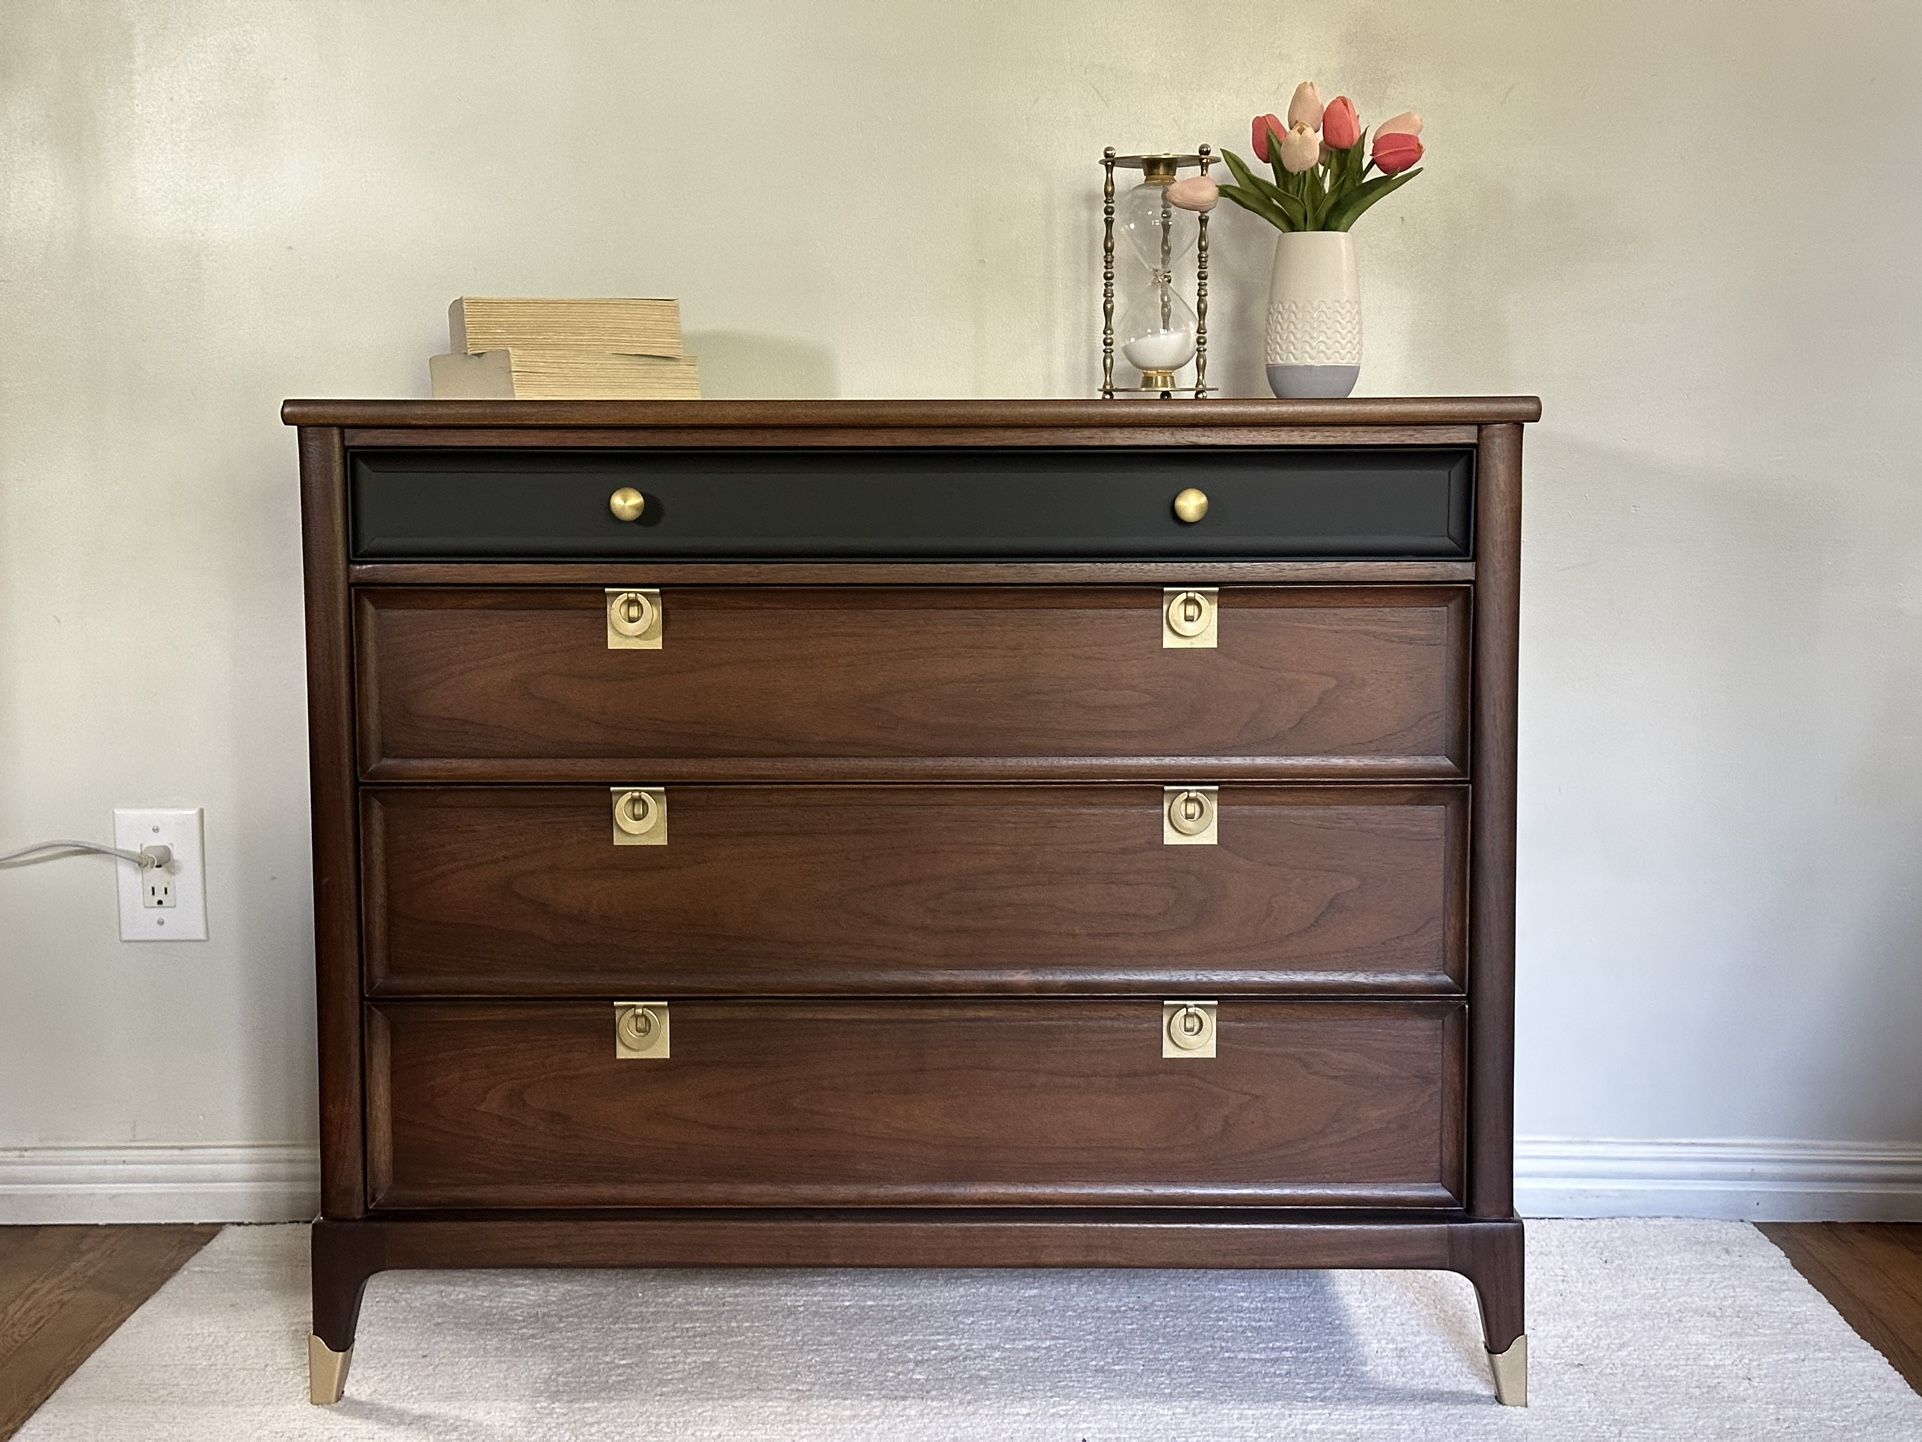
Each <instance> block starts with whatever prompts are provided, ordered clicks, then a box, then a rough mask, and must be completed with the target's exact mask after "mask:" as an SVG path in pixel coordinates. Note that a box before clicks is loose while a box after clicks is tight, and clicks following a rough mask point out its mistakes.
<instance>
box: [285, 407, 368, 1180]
mask: <svg viewBox="0 0 1922 1442" xmlns="http://www.w3.org/2000/svg"><path fill="white" fill-rule="evenodd" d="M300 517H301V535H302V543H303V552H304V569H303V588H304V592H305V598H306V611H307V734H308V766H309V770H310V776H311V785H312V796H313V801H312V805H313V849H314V965H315V993H316V1003H317V1007H316V1009H317V1030H318V1043H319V1063H320V1163H321V1213H322V1215H324V1216H327V1217H343V1218H344V1217H358V1216H361V1215H362V1214H363V1213H364V1212H365V1210H366V1185H365V1176H364V1169H365V1153H364V1127H365V1122H364V1113H363V1110H362V1096H361V1035H360V885H359V873H358V865H359V837H358V829H357V828H358V821H357V816H358V807H357V804H356V797H355V784H354V783H355V764H354V687H353V643H352V622H351V614H350V611H349V601H348V589H347V506H346V452H345V448H344V446H343V445H342V438H341V433H340V432H339V431H338V430H332V429H315V428H304V429H302V430H301V432H300Z"/></svg>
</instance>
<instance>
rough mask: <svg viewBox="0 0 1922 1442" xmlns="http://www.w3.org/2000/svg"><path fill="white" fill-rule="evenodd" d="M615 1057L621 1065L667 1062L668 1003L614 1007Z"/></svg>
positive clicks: (615, 1004)
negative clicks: (629, 1062) (642, 1062)
mask: <svg viewBox="0 0 1922 1442" xmlns="http://www.w3.org/2000/svg"><path fill="white" fill-rule="evenodd" d="M614 1055H615V1056H616V1057H617V1058H618V1059H620V1060H621V1061H666V1060H667V1003H666V1002H664V1001H617V1002H615V1003H614Z"/></svg>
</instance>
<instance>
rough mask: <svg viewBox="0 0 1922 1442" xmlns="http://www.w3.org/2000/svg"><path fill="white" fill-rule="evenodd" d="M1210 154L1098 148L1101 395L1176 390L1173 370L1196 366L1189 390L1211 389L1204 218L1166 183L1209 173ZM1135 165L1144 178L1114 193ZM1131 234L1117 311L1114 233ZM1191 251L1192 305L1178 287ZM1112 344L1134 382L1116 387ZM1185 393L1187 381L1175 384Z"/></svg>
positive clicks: (1197, 394) (1201, 392)
mask: <svg viewBox="0 0 1922 1442" xmlns="http://www.w3.org/2000/svg"><path fill="white" fill-rule="evenodd" d="M1213 163H1214V156H1213V155H1212V154H1210V153H1209V149H1208V147H1207V146H1205V145H1204V146H1202V147H1201V149H1200V151H1199V153H1197V154H1195V155H1120V156H1118V155H1116V154H1115V153H1114V147H1112V146H1110V147H1109V148H1108V149H1107V150H1105V151H1103V152H1102V159H1101V164H1102V168H1103V170H1104V172H1105V180H1104V183H1103V185H1102V190H1101V196H1102V221H1103V224H1102V246H1101V394H1102V395H1103V396H1104V397H1110V398H1112V397H1113V396H1116V395H1121V394H1140V395H1157V396H1160V397H1161V398H1162V399H1163V400H1167V399H1171V398H1172V397H1173V396H1174V395H1175V393H1176V389H1177V387H1176V382H1175V376H1176V373H1177V372H1179V371H1182V370H1184V369H1186V368H1187V366H1188V365H1189V363H1190V362H1192V363H1193V365H1194V368H1195V379H1194V386H1193V394H1194V396H1195V397H1196V398H1197V399H1199V398H1201V397H1202V396H1205V395H1207V394H1208V391H1209V386H1208V217H1207V215H1206V214H1205V213H1199V214H1198V213H1196V212H1194V211H1191V210H1183V209H1182V208H1181V207H1179V206H1177V205H1173V204H1171V203H1170V201H1169V198H1168V187H1169V186H1171V185H1173V184H1174V183H1175V181H1176V180H1177V179H1178V178H1179V176H1180V173H1181V171H1182V170H1184V169H1190V170H1192V169H1195V168H1199V169H1200V171H1201V173H1202V174H1204V175H1205V174H1207V172H1208V167H1209V166H1210V165H1211V164H1213ZM1117 169H1120V170H1139V171H1140V172H1141V183H1140V184H1139V185H1136V186H1133V187H1131V188H1130V189H1129V190H1127V191H1125V192H1124V193H1123V194H1122V195H1121V196H1120V197H1119V199H1117V198H1116V195H1115V171H1116V170H1117ZM1117 230H1119V231H1120V232H1121V233H1122V234H1123V235H1124V236H1126V237H1127V240H1128V250H1129V253H1130V257H1131V259H1132V260H1133V261H1134V262H1135V263H1134V264H1132V265H1130V266H1128V267H1127V268H1126V270H1125V271H1124V272H1123V274H1122V277H1121V313H1120V318H1119V320H1117V319H1116V315H1115V290H1116V275H1115V232H1116V231H1117ZM1190 252H1192V253H1193V254H1194V257H1195V261H1194V295H1195V303H1194V304H1193V305H1192V306H1190V305H1189V304H1188V300H1187V297H1186V296H1185V295H1184V294H1183V293H1182V292H1183V289H1184V285H1185V276H1180V277H1178V276H1177V274H1176V272H1177V271H1178V270H1183V271H1185V269H1186V267H1185V264H1184V262H1186V261H1187V259H1188V256H1189V253H1190ZM1117 349H1118V350H1119V352H1120V356H1121V359H1122V360H1123V361H1124V362H1125V363H1126V364H1127V365H1129V366H1132V367H1133V368H1134V369H1135V370H1136V371H1137V372H1139V373H1140V384H1138V385H1132V386H1129V385H1119V386H1118V385H1116V384H1115V378H1114V366H1115V355H1116V351H1117ZM1180 389H1181V390H1182V391H1183V392H1184V393H1185V392H1187V391H1188V389H1189V388H1188V387H1186V386H1182V387H1181V388H1180Z"/></svg>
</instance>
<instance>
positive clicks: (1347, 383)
mask: <svg viewBox="0 0 1922 1442" xmlns="http://www.w3.org/2000/svg"><path fill="white" fill-rule="evenodd" d="M1265 358H1266V360H1267V362H1268V388H1269V389H1270V390H1272V391H1273V392H1274V393H1275V394H1276V395H1278V396H1284V397H1286V396H1301V397H1317V398H1327V397H1330V396H1345V395H1347V394H1348V393H1349V392H1350V391H1352V390H1354V388H1355V381H1356V380H1357V379H1358V378H1359V377H1360V375H1361V278H1360V276H1359V275H1358V274H1357V273H1356V270H1355V238H1354V237H1353V236H1352V235H1350V234H1349V233H1348V232H1347V231H1345V230H1298V231H1285V232H1283V233H1282V234H1280V235H1278V236H1276V237H1275V270H1274V277H1273V279H1272V280H1271V281H1270V282H1269V287H1268V343H1267V347H1266V353H1265Z"/></svg>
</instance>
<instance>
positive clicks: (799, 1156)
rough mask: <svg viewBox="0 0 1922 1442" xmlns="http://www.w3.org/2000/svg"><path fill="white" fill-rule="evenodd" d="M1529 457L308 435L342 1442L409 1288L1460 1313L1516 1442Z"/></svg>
mask: <svg viewBox="0 0 1922 1442" xmlns="http://www.w3.org/2000/svg"><path fill="white" fill-rule="evenodd" d="M1539 412H1540V407H1539V404H1538V402H1536V401H1534V400H1533V399H1528V398H1495V399H1468V400H1449V399H1410V400H1353V401H1327V402H1324V401H1314V402H1308V401H1297V402H1272V401H1245V402H1244V401H1202V402H1159V403H1157V402H1133V403H1130V402H1113V401H1105V402H1104V401H1005V402H1002V401H993V402H990V401H954V402H907V401H902V402H855V401H848V402H832V401H824V402H809V403H798V402H767V403H732V402H718V401H716V402H694V403H681V402H661V403H628V402H559V401H556V402H540V401H535V402H491V401H468V402H462V401H454V402H405V401H387V402H381V401H290V402H288V403H287V405H286V407H285V410H284V416H285V419H286V420H287V421H288V422H289V423H290V424H293V425H296V426H298V427H299V428H300V430H299V437H300V469H301V496H302V502H301V505H302V517H303V523H304V529H305V539H306V602H307V648H308V657H307V659H308V692H309V707H310V714H311V737H312V768H313V827H314V867H315V897H316V916H315V925H316V932H317V937H316V941H317V953H318V968H319V1042H320V1050H319V1056H320V1098H321V1152H322V1191H323V1199H322V1216H321V1220H320V1221H319V1222H317V1223H316V1224H315V1226H314V1230H313V1304H314V1322H313V1331H314V1335H313V1338H312V1341H311V1343H310V1363H311V1372H312V1376H311V1382H312V1395H313V1399H314V1400H315V1401H316V1402H331V1401H334V1400H336V1399H337V1398H338V1397H339V1396H340V1395H341V1390H342V1387H343V1385H344V1383H345V1378H346V1372H347V1363H348V1359H349V1356H350V1354H351V1350H352V1347H353V1341H354V1328H355V1323H356V1319H357V1316H358V1313H359V1310H360V1298H361V1293H362V1290H363V1287H364V1285H365V1283H366V1281H367V1279H368V1277H369V1276H371V1275H372V1274H374V1273H376V1272H378V1271H380V1270H382V1269H384V1268H406V1267H488V1266H496V1267H528V1266H633V1267H663V1266H686V1265H703V1266H705V1265H712V1264H729V1263H732V1264H746V1265H754V1266H768V1265H805V1266H829V1267H842V1266H916V1267H927V1266H934V1267H943V1266H955V1267H980V1266H1013V1267H1405V1268H1430V1269H1446V1270H1451V1271H1455V1272H1459V1273H1462V1274H1464V1275H1465V1276H1467V1277H1468V1279H1469V1280H1470V1281H1471V1282H1472V1283H1473V1284H1474V1287H1475V1290H1476V1292H1477V1293H1478V1294H1479V1297H1480V1301H1481V1311H1482V1322H1483V1329H1484V1333H1485V1339H1486V1343H1487V1347H1488V1351H1489V1353H1490V1355H1491V1358H1492V1360H1493V1363H1494V1375H1495V1381H1496V1391H1497V1393H1498V1395H1499V1396H1500V1398H1501V1400H1503V1401H1505V1402H1515V1403H1519V1402H1521V1401H1523V1400H1524V1398H1525V1393H1526V1356H1527V1352H1526V1348H1527V1342H1526V1338H1525V1337H1524V1336H1523V1328H1522V1226H1521V1223H1520V1222H1519V1221H1518V1220H1517V1219H1516V1217H1515V1214H1514V1207H1513V1201H1512V1195H1511V1167H1512V1153H1513V1146H1512V1136H1511V1131H1512V1127H1511V1115H1512V1082H1511V1067H1512V1053H1513V1045H1512V1018H1513V985H1514V829H1515V685H1516V621H1517V599H1518V580H1519V564H1520V554H1519V552H1520V527H1521V452H1522V444H1521V436H1522V426H1523V423H1525V422H1528V421H1532V420H1534V419H1535V418H1536V417H1537V416H1538V415H1539ZM1169 1343H1170V1345H1171V1346H1179V1345H1180V1339H1178V1338H1170V1339H1169Z"/></svg>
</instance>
